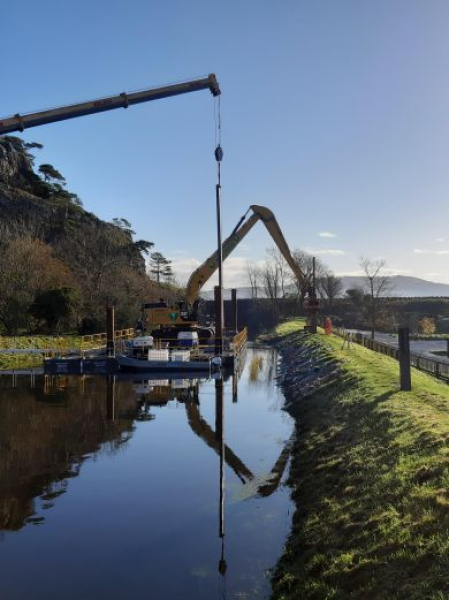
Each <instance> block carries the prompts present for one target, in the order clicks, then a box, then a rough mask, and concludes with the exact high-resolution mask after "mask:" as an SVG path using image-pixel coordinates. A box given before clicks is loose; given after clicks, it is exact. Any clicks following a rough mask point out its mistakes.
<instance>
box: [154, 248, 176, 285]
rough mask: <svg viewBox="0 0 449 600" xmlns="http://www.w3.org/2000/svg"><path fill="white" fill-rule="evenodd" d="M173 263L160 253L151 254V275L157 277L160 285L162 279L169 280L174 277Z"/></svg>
mask: <svg viewBox="0 0 449 600" xmlns="http://www.w3.org/2000/svg"><path fill="white" fill-rule="evenodd" d="M171 262H172V261H171V260H168V259H166V258H165V256H164V255H163V254H161V253H160V252H152V253H151V254H150V273H152V274H153V275H155V277H156V281H157V282H158V283H159V282H160V281H161V278H162V279H165V280H167V279H170V278H171V277H173V271H172V268H171Z"/></svg>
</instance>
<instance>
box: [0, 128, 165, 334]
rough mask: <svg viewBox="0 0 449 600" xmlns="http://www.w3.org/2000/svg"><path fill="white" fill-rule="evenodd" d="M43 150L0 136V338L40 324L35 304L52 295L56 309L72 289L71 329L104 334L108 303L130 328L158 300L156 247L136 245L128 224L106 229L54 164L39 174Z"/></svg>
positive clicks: (116, 223) (64, 315)
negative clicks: (152, 259) (146, 303)
mask: <svg viewBox="0 0 449 600" xmlns="http://www.w3.org/2000/svg"><path fill="white" fill-rule="evenodd" d="M40 147H41V145H40V144H25V143H24V142H23V141H22V140H21V139H19V138H16V137H13V136H3V137H0V247H1V249H2V252H1V257H0V285H1V286H2V291H3V294H2V297H1V298H0V331H1V329H3V330H6V331H8V332H13V333H16V332H17V331H19V330H21V329H23V328H26V329H30V328H31V327H38V326H39V325H42V321H41V323H39V317H36V318H35V319H34V320H32V319H31V320H30V311H32V305H33V302H35V301H36V299H37V298H39V297H41V296H42V294H43V293H44V292H46V293H47V296H46V298H47V300H48V303H49V310H50V309H52V308H54V306H50V305H51V304H52V302H53V305H54V304H55V298H56V296H55V294H54V293H53V292H54V290H55V289H59V290H66V291H65V292H64V294H65V300H64V301H65V302H66V305H67V306H66V307H65V308H66V311H65V313H64V311H63V310H62V308H61V302H62V300H61V298H62V296H63V295H64V294H61V293H60V294H59V297H58V298H59V305H58V309H59V311H60V313H61V319H63V318H64V319H65V321H66V322H65V326H66V327H68V326H71V327H73V326H76V327H77V328H78V329H80V328H81V329H84V330H85V331H87V330H95V329H98V328H100V329H101V328H102V321H103V314H104V305H105V303H107V302H115V303H116V304H117V308H118V310H117V317H118V324H119V325H122V326H129V325H130V324H132V323H134V322H135V319H136V317H137V315H138V310H139V306H140V304H141V302H142V300H144V299H148V298H151V296H152V295H154V297H157V296H158V293H159V292H158V291H156V290H155V289H154V288H155V287H157V286H155V285H154V284H151V282H150V281H149V279H148V277H147V276H146V273H145V259H144V256H143V254H142V253H145V252H148V250H149V248H151V246H152V244H151V243H150V242H146V241H144V240H139V241H134V240H133V233H134V232H133V231H132V229H131V225H130V223H128V222H127V221H126V220H125V219H114V222H113V223H107V222H105V221H102V220H101V219H99V218H98V217H96V216H95V215H94V214H92V213H90V212H88V211H86V210H84V208H83V206H82V202H81V200H80V199H79V198H78V196H77V195H76V194H75V193H72V192H70V191H69V190H67V188H66V182H65V179H64V177H63V176H62V175H61V173H59V172H58V171H57V170H56V169H55V168H54V167H53V166H52V165H40V167H39V169H38V173H36V172H35V169H34V160H35V158H34V156H33V154H31V150H33V152H34V151H36V152H38V151H39V148H40ZM27 274H29V275H32V276H31V277H28V276H27ZM31 280H33V281H31ZM69 298H70V307H69V306H68V299H69ZM50 299H51V300H52V302H50ZM69 308H70V310H69ZM61 311H62V312H61ZM34 312H35V314H38V313H39V311H37V310H35V311H34ZM41 312H42V311H41ZM69 313H70V315H69ZM44 314H45V311H44ZM68 316H70V319H68V318H67V317H68ZM61 319H60V320H61ZM69 321H70V323H69ZM47 325H49V323H47ZM49 326H50V325H49Z"/></svg>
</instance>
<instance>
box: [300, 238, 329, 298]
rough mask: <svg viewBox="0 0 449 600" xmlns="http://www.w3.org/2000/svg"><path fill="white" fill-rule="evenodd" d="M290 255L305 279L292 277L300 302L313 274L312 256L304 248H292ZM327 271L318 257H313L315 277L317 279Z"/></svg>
mask: <svg viewBox="0 0 449 600" xmlns="http://www.w3.org/2000/svg"><path fill="white" fill-rule="evenodd" d="M292 257H293V260H294V261H295V263H296V264H297V266H298V267H299V268H300V269H301V271H302V272H303V274H304V276H305V280H299V279H297V278H296V277H295V276H293V277H292V283H293V284H294V286H295V288H296V290H297V294H298V298H299V299H300V301H301V302H303V301H304V299H305V297H306V295H307V292H308V290H309V287H310V283H311V282H312V275H313V256H312V255H311V254H309V253H308V252H304V250H293V252H292ZM327 271H328V269H327V268H326V267H325V266H324V264H323V263H322V262H321V261H320V259H319V258H315V278H316V280H317V281H319V279H320V278H321V277H323V276H324V274H325V273H326V272H327Z"/></svg>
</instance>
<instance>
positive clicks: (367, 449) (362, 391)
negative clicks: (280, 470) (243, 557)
mask: <svg viewBox="0 0 449 600" xmlns="http://www.w3.org/2000/svg"><path fill="white" fill-rule="evenodd" d="M302 326H303V323H302V322H300V321H296V322H289V323H287V324H285V325H282V326H280V327H279V328H278V330H277V333H278V335H280V336H282V339H283V340H284V343H287V342H288V344H307V345H308V346H309V347H310V351H311V353H324V354H326V355H328V356H329V357H332V358H336V359H338V360H339V361H340V362H341V366H342V374H341V376H340V377H339V380H338V381H335V382H333V383H332V384H328V385H327V386H325V387H324V388H323V389H321V390H320V391H318V392H316V393H315V394H314V395H312V396H310V397H308V398H305V399H302V400H300V401H298V402H296V403H295V402H294V399H292V400H293V402H292V404H291V412H292V414H293V415H294V416H295V417H296V418H297V423H298V436H297V440H296V445H295V447H294V451H293V461H292V468H291V475H290V478H291V484H292V486H293V498H294V500H295V502H296V506H297V510H296V513H295V517H294V522H293V530H292V534H291V536H290V539H289V541H288V544H287V547H286V549H285V553H284V556H283V557H282V558H281V560H280V562H279V564H278V568H277V572H276V574H275V580H274V595H273V597H274V598H276V599H278V600H280V599H283V600H290V599H293V598H298V599H299V598H301V599H302V600H312V599H316V600H325V599H326V600H327V599H334V600H340V599H341V600H343V599H344V600H355V599H360V600H362V599H363V600H374V599H379V600H380V599H382V600H399V599H400V600H427V599H428V600H430V599H431V600H443V599H444V600H446V599H447V598H449V472H448V464H449V452H448V445H449V444H448V442H449V387H448V386H447V385H446V384H444V383H440V382H438V381H437V380H435V379H432V378H431V377H430V376H427V375H425V374H422V373H419V372H416V371H413V374H412V383H413V391H412V392H408V393H406V392H401V391H399V389H398V363H397V362H396V361H394V360H393V359H390V358H388V357H386V356H383V355H380V354H377V353H374V352H371V351H369V350H367V349H365V348H362V347H360V346H357V345H354V346H353V347H352V348H351V349H349V350H348V349H346V348H345V349H344V350H342V349H341V346H342V340H341V338H337V337H335V336H324V335H319V336H314V337H311V336H307V337H306V338H305V339H304V337H303V335H302V334H300V333H298V330H299V329H300V328H302Z"/></svg>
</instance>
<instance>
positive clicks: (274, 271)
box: [262, 260, 280, 311]
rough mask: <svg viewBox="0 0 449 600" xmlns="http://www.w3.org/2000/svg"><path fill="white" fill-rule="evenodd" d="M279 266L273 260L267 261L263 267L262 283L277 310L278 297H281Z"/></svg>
mask: <svg viewBox="0 0 449 600" xmlns="http://www.w3.org/2000/svg"><path fill="white" fill-rule="evenodd" d="M279 283H280V276H279V268H278V266H277V264H276V263H275V262H273V261H269V260H267V261H266V264H265V267H264V268H263V269H262V284H263V290H264V292H265V294H266V296H267V298H269V299H270V300H271V303H272V305H273V309H274V310H275V311H276V310H277V299H278V297H279Z"/></svg>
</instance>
